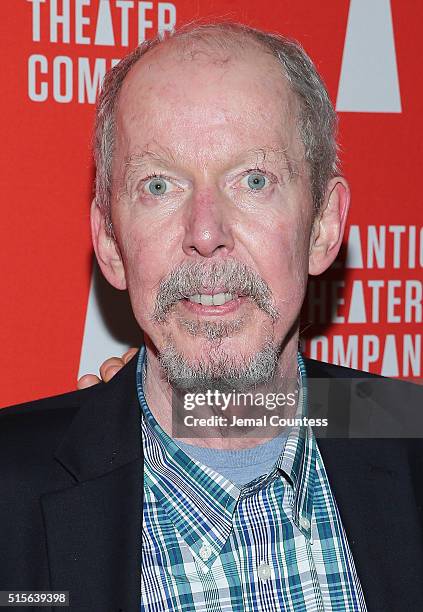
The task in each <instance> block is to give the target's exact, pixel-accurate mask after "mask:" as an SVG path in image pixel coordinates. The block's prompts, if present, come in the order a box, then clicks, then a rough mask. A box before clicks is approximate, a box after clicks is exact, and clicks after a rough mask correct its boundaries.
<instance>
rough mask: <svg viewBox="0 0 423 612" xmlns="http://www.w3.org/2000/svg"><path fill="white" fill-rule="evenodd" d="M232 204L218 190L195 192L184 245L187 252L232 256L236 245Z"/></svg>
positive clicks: (186, 223)
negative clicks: (231, 219) (231, 253)
mask: <svg viewBox="0 0 423 612" xmlns="http://www.w3.org/2000/svg"><path fill="white" fill-rule="evenodd" d="M229 209H230V203H229V202H226V201H225V198H224V197H223V196H222V195H221V194H218V193H217V192H211V191H207V192H202V193H196V194H193V196H192V198H191V200H190V202H189V203H188V206H187V208H186V211H185V214H186V217H185V219H184V223H185V235H184V241H183V245H182V248H183V250H184V252H185V253H186V254H187V255H190V256H191V257H192V256H193V255H197V254H198V255H201V256H202V257H213V256H214V255H217V254H219V255H220V256H224V255H228V254H229V253H230V252H231V251H232V250H233V248H234V239H233V234H232V225H231V222H230V210H229Z"/></svg>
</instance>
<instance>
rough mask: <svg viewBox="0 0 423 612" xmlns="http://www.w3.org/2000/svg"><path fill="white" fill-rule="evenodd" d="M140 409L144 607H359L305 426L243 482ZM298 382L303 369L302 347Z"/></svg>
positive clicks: (152, 610)
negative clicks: (194, 453)
mask: <svg viewBox="0 0 423 612" xmlns="http://www.w3.org/2000/svg"><path fill="white" fill-rule="evenodd" d="M144 355H145V348H144V347H143V348H142V350H141V353H140V358H139V362H138V370H137V388H138V396H139V400H140V405H141V407H142V411H143V418H142V437H143V448H144V479H145V482H144V515H143V516H144V517H143V534H142V578H141V610H145V611H146V612H170V611H173V610H175V611H178V612H188V611H189V612H194V611H195V612H250V611H255V610H258V611H263V612H275V611H276V610H287V611H295V612H301V611H307V612H314V611H316V612H317V611H319V612H320V611H322V612H323V611H324V612H332V611H337V612H341V611H342V612H352V611H360V612H363V611H366V605H365V603H364V597H363V593H362V590H361V586H360V582H359V580H358V577H357V574H356V570H355V567H354V562H353V559H352V555H351V552H350V549H349V547H348V542H347V538H346V535H345V532H344V529H343V526H342V523H341V519H340V516H339V513H338V509H337V506H336V503H335V500H334V498H333V496H332V493H331V490H330V486H329V483H328V479H327V475H326V472H325V468H324V465H323V461H322V457H321V455H320V452H319V449H318V447H317V444H316V440H315V437H314V435H313V433H312V430H311V429H310V428H306V427H297V428H293V429H292V430H291V432H290V434H289V435H288V438H287V441H286V444H285V447H284V450H283V452H282V453H281V455H280V456H279V458H278V460H277V461H276V463H275V467H274V469H273V470H272V471H271V473H270V474H268V475H263V476H261V477H259V478H256V479H255V480H253V481H252V482H250V483H248V484H247V485H245V486H244V487H242V488H241V489H239V488H238V487H237V486H236V485H234V484H233V483H232V482H230V481H229V480H227V479H225V478H224V477H223V476H222V475H220V474H218V473H217V472H215V471H213V470H212V469H211V468H209V467H207V466H204V465H202V464H200V463H199V462H198V461H195V460H193V459H191V458H190V457H189V456H188V455H187V454H186V453H185V452H184V451H183V450H182V449H180V448H179V447H178V446H177V444H176V443H175V442H174V441H173V440H172V439H171V438H170V437H169V436H168V435H167V434H166V433H165V432H164V431H163V430H162V429H161V427H160V426H159V425H158V423H157V421H156V420H155V418H154V417H153V415H152V413H151V411H150V409H149V407H148V405H147V403H146V400H145V397H144V393H143V387H142V376H141V372H142V367H143V362H144ZM299 369H300V374H301V387H302V390H303V393H306V380H305V368H304V364H303V362H302V358H301V356H299Z"/></svg>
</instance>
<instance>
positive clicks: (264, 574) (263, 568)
mask: <svg viewBox="0 0 423 612" xmlns="http://www.w3.org/2000/svg"><path fill="white" fill-rule="evenodd" d="M271 575H272V568H271V567H270V565H269V564H268V563H260V565H259V568H258V577H259V578H260V580H268V579H269V578H270V576H271Z"/></svg>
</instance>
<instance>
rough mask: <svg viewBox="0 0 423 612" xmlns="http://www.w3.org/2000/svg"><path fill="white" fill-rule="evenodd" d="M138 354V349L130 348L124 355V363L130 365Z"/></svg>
mask: <svg viewBox="0 0 423 612" xmlns="http://www.w3.org/2000/svg"><path fill="white" fill-rule="evenodd" d="M137 352H138V349H137V348H130V349H129V350H127V351H126V353H124V354H123V355H122V361H123V363H128V361H131V359H132V357H133V356H134V355H136V354H137Z"/></svg>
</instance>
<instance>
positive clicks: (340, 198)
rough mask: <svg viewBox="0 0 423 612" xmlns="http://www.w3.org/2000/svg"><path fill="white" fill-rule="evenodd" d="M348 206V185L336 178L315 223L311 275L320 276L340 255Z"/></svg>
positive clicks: (312, 233)
mask: <svg viewBox="0 0 423 612" xmlns="http://www.w3.org/2000/svg"><path fill="white" fill-rule="evenodd" d="M349 206H350V189H349V187H348V183H347V181H346V180H345V179H344V178H342V177H341V176H336V177H335V178H333V179H331V180H330V181H329V182H328V186H327V190H326V194H325V199H324V201H323V202H322V206H321V209H320V211H319V212H318V213H317V215H316V218H315V220H314V223H313V228H312V232H311V236H310V250H309V259H308V261H309V265H308V271H309V274H312V275H317V274H321V273H322V272H324V271H325V270H327V269H328V268H329V266H330V265H331V264H332V262H333V261H334V259H335V258H336V256H337V255H338V252H339V249H340V247H341V243H342V237H343V235H344V230H345V222H346V220H347V213H348V209H349Z"/></svg>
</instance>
